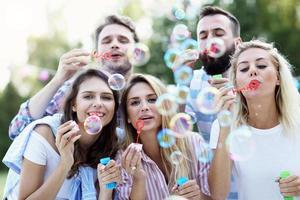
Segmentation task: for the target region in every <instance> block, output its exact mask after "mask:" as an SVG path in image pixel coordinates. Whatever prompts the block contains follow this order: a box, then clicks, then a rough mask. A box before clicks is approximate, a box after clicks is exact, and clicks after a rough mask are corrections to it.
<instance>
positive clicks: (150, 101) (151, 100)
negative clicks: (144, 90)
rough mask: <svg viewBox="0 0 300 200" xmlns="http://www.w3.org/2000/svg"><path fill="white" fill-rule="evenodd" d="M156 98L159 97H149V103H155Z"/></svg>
mask: <svg viewBox="0 0 300 200" xmlns="http://www.w3.org/2000/svg"><path fill="white" fill-rule="evenodd" d="M156 99H157V98H156V97H151V98H149V99H148V102H149V103H155V102H156Z"/></svg>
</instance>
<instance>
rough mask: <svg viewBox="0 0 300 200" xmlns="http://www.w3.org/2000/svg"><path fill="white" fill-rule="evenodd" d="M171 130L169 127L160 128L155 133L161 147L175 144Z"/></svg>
mask: <svg viewBox="0 0 300 200" xmlns="http://www.w3.org/2000/svg"><path fill="white" fill-rule="evenodd" d="M172 132H173V131H172V130H170V129H167V128H165V129H162V130H160V131H159V132H158V134H157V140H158V143H159V145H160V146H161V147H163V148H169V147H171V146H173V144H175V137H174V136H173V134H172Z"/></svg>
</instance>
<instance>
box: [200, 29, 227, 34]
mask: <svg viewBox="0 0 300 200" xmlns="http://www.w3.org/2000/svg"><path fill="white" fill-rule="evenodd" d="M212 30H214V31H224V32H225V30H224V29H223V28H221V27H217V28H213V29H212ZM206 32H207V30H202V31H200V33H199V35H201V34H203V33H206Z"/></svg>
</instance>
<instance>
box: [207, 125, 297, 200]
mask: <svg viewBox="0 0 300 200" xmlns="http://www.w3.org/2000/svg"><path fill="white" fill-rule="evenodd" d="M219 131H220V128H219V123H218V121H217V120H215V121H214V123H213V125H212V130H211V138H210V139H211V140H210V147H211V148H213V149H215V148H216V146H217V143H218V138H219ZM250 131H251V133H252V134H251V143H249V144H253V145H249V147H253V148H251V150H249V152H251V154H249V155H248V157H247V159H245V160H243V159H240V160H233V175H234V177H235V178H236V180H237V188H238V196H239V200H260V199H263V200H283V197H282V195H281V193H280V189H279V185H278V183H277V182H275V180H276V179H277V178H278V177H279V175H280V173H281V172H282V171H290V173H291V174H292V175H297V176H300V156H299V153H300V137H299V136H297V137H294V138H289V137H287V136H285V135H284V134H283V127H282V125H281V124H279V125H277V126H275V127H273V128H271V129H257V128H254V127H250ZM241 142H242V141H239V140H234V141H232V143H231V144H233V145H235V146H237V147H239V145H241ZM240 147H241V146H240ZM242 148H243V147H242ZM249 149H250V148H249ZM294 200H300V197H294Z"/></svg>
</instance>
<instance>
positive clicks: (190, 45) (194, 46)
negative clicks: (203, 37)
mask: <svg viewBox="0 0 300 200" xmlns="http://www.w3.org/2000/svg"><path fill="white" fill-rule="evenodd" d="M179 49H180V50H182V51H185V50H187V49H191V50H197V51H198V42H197V41H196V40H194V39H191V38H188V39H186V40H184V41H183V43H182V44H181V45H180V47H179Z"/></svg>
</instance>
